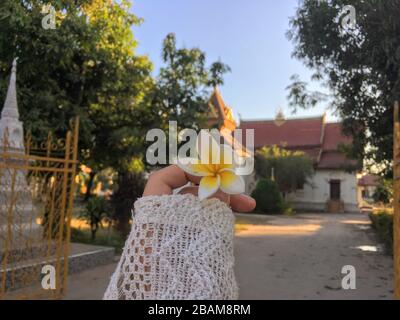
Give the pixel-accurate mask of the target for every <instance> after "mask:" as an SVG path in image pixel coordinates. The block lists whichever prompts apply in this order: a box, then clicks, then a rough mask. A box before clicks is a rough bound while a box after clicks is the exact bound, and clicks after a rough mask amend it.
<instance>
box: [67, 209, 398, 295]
mask: <svg viewBox="0 0 400 320" xmlns="http://www.w3.org/2000/svg"><path fill="white" fill-rule="evenodd" d="M238 222H239V224H240V225H239V226H238V228H237V229H238V230H239V231H238V232H237V236H236V239H235V256H236V276H237V279H238V283H239V286H240V298H241V299H391V298H392V295H393V288H392V259H391V258H390V257H388V256H386V255H384V254H383V253H382V252H380V251H378V252H371V251H363V250H361V249H359V248H358V249H357V247H360V246H366V247H365V248H363V249H364V250H373V249H375V246H376V245H377V243H376V239H375V234H374V233H373V232H372V230H371V229H370V225H369V220H368V218H367V217H366V216H365V215H362V214H351V215H350V214H346V215H326V214H319V215H316V214H313V215H311V214H310V215H296V216H294V217H284V216H254V215H238ZM246 223H251V225H247V224H246ZM378 249H379V248H378ZM344 265H353V266H354V267H355V268H356V272H357V278H356V279H357V282H356V285H357V289H356V290H350V291H345V290H342V289H341V280H342V277H343V275H342V274H341V270H342V267H343V266H344ZM115 267H116V262H115V263H114V264H110V265H107V266H101V267H98V268H94V269H92V270H88V271H85V272H82V273H80V274H77V275H72V276H70V278H69V290H68V294H67V296H66V299H101V298H102V296H103V293H104V291H105V288H106V286H107V284H108V281H109V278H110V276H111V273H112V272H113V271H114V270H115Z"/></svg>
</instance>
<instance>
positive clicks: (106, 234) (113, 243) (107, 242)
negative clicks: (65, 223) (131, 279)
mask: <svg viewBox="0 0 400 320" xmlns="http://www.w3.org/2000/svg"><path fill="white" fill-rule="evenodd" d="M125 240H126V239H122V237H121V235H120V234H119V233H118V232H116V231H114V230H112V229H111V230H110V231H109V230H108V229H99V230H98V231H97V233H96V238H95V240H94V241H92V239H91V232H90V230H89V229H78V228H72V229H71V241H72V242H78V243H85V244H92V245H97V246H105V247H113V248H115V252H116V254H120V253H122V249H123V247H124V245H125Z"/></svg>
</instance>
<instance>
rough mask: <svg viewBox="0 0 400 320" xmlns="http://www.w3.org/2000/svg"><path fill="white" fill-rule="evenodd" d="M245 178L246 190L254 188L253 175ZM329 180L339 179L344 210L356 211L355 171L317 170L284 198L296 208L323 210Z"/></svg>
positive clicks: (328, 192) (328, 194)
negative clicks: (296, 189) (301, 185)
mask: <svg viewBox="0 0 400 320" xmlns="http://www.w3.org/2000/svg"><path fill="white" fill-rule="evenodd" d="M245 180H246V192H247V193H248V194H250V193H251V191H252V190H254V188H255V185H256V181H255V178H254V175H252V176H248V177H246V178H245ZM330 180H340V181H341V184H340V188H341V195H340V196H341V200H342V201H343V202H344V210H345V211H346V212H358V211H359V209H358V201H357V176H356V174H355V173H346V172H345V171H342V170H317V171H316V172H315V174H314V176H313V177H312V178H311V179H310V181H309V183H307V184H305V185H304V188H303V189H302V190H298V191H296V192H294V193H292V194H289V195H287V197H286V200H287V201H288V202H290V203H291V204H292V206H293V207H294V208H295V209H297V210H306V211H325V210H326V203H327V201H328V200H329V198H330V184H329V182H330Z"/></svg>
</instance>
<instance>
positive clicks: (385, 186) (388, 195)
mask: <svg viewBox="0 0 400 320" xmlns="http://www.w3.org/2000/svg"><path fill="white" fill-rule="evenodd" d="M372 197H373V199H374V201H375V202H376V203H382V204H385V205H387V204H389V203H391V202H392V201H393V180H391V179H381V180H380V181H379V184H378V186H377V187H376V190H375V192H374V194H373V195H372Z"/></svg>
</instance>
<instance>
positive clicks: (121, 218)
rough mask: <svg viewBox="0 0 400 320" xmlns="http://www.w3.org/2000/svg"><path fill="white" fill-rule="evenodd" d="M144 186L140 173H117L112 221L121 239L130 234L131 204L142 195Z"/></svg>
mask: <svg viewBox="0 0 400 320" xmlns="http://www.w3.org/2000/svg"><path fill="white" fill-rule="evenodd" d="M144 184H145V181H144V178H143V174H142V173H132V172H121V173H118V189H117V190H116V191H115V192H114V194H113V205H114V219H115V222H116V223H115V230H117V231H118V232H119V233H120V234H121V236H122V237H123V238H125V237H127V235H128V234H129V232H130V229H131V225H130V224H129V221H130V219H131V217H132V207H133V203H134V202H135V201H136V199H137V198H138V197H140V196H141V195H142V194H143V190H144Z"/></svg>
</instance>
